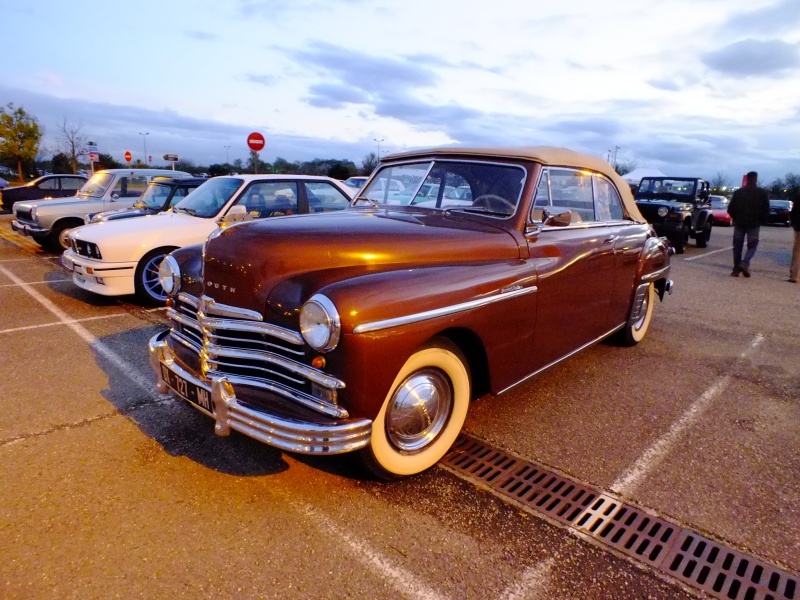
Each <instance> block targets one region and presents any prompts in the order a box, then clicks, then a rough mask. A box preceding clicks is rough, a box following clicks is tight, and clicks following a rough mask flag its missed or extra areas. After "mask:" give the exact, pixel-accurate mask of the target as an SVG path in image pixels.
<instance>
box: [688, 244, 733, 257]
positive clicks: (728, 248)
mask: <svg viewBox="0 0 800 600" xmlns="http://www.w3.org/2000/svg"><path fill="white" fill-rule="evenodd" d="M731 250H733V246H728V247H727V248H720V249H719V250H712V251H711V252H704V253H703V254H698V255H697V256H692V257H690V258H684V259H683V260H685V261H690V260H697V259H698V258H705V257H706V256H711V255H712V254H716V253H717V252H729V251H731Z"/></svg>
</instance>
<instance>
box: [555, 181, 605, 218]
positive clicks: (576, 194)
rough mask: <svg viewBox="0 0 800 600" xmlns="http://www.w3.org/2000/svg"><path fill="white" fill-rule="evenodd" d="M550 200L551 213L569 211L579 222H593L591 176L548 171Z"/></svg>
mask: <svg viewBox="0 0 800 600" xmlns="http://www.w3.org/2000/svg"><path fill="white" fill-rule="evenodd" d="M550 199H551V201H552V204H553V208H552V210H553V212H559V209H562V210H563V211H566V210H569V211H572V212H573V213H575V214H577V215H578V216H579V217H580V220H581V221H594V220H595V215H594V197H593V193H592V175H591V174H590V173H584V172H581V171H572V170H567V169H552V170H550Z"/></svg>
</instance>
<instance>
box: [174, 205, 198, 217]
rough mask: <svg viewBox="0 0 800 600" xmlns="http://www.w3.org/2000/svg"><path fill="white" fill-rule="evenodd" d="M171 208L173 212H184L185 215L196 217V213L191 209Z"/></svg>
mask: <svg viewBox="0 0 800 600" xmlns="http://www.w3.org/2000/svg"><path fill="white" fill-rule="evenodd" d="M172 208H173V210H175V211H181V212H185V213H186V214H187V215H191V216H193V217H194V216H196V215H197V211H196V210H195V209H193V208H187V207H185V206H173V207H172Z"/></svg>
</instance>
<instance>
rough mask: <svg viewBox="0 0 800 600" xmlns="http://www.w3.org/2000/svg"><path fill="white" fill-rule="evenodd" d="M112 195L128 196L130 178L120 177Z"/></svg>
mask: <svg viewBox="0 0 800 600" xmlns="http://www.w3.org/2000/svg"><path fill="white" fill-rule="evenodd" d="M111 195H112V196H114V195H116V196H117V197H118V198H126V197H127V196H128V178H127V177H120V178H119V179H117V183H116V184H114V189H112V190H111Z"/></svg>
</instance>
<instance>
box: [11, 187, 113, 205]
mask: <svg viewBox="0 0 800 600" xmlns="http://www.w3.org/2000/svg"><path fill="white" fill-rule="evenodd" d="M3 192H4V193H5V190H3ZM91 200H94V201H97V200H100V201H101V202H102V201H103V199H102V198H85V197H82V196H67V197H66V198H52V199H49V200H25V201H22V202H16V203H15V204H14V208H15V209H16V208H44V207H47V206H61V205H63V204H79V203H81V202H87V201H91Z"/></svg>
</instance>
